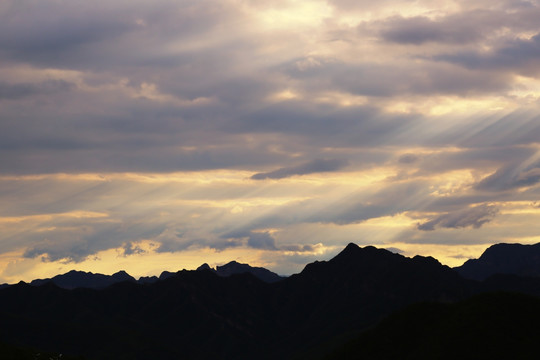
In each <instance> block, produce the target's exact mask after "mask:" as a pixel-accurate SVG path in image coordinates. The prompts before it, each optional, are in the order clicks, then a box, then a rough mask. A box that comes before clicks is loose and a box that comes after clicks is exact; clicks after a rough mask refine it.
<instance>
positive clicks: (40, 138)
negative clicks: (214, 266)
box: [0, 0, 540, 280]
mask: <svg viewBox="0 0 540 360" xmlns="http://www.w3.org/2000/svg"><path fill="white" fill-rule="evenodd" d="M539 16H540V3H539V2H538V1H526V2H515V1H504V0H501V1H494V2H493V1H491V2H487V1H481V0H476V1H472V2H471V1H467V2H466V1H461V0H455V1H451V2H448V1H445V2H442V1H437V0H422V1H417V2H414V4H413V3H410V2H402V1H399V0H391V1H390V0H384V1H379V2H376V3H374V2H367V1H348V0H328V1H311V2H304V1H297V0H275V1H256V2H255V1H250V0H245V1H236V0H235V1H233V0H230V1H229V0H225V1H216V0H204V1H191V0H182V1H169V0H157V1H154V2H152V4H149V3H148V2H146V1H139V0H135V1H133V0H131V1H124V0H115V1H102V0H98V1H94V2H92V3H78V2H77V3H75V2H73V1H67V0H61V1H50V0H43V1H39V2H35V1H29V0H28V1H27V0H5V1H4V2H3V3H2V6H0V233H1V234H2V235H1V236H0V271H4V270H2V269H11V270H9V271H14V272H10V274H12V275H10V276H16V273H17V272H16V271H15V270H13V267H14V266H16V265H17V264H19V263H20V264H22V263H25V261H26V262H28V261H30V260H32V259H43V260H44V261H45V262H48V263H55V264H57V263H58V264H60V263H67V264H74V266H75V265H76V264H81V263H83V262H85V261H89V259H94V258H96V257H98V258H99V257H100V256H102V254H104V252H107V251H112V250H114V251H117V252H118V254H119V256H122V257H125V258H129V257H131V258H137V257H138V256H139V257H141V256H156V257H158V256H164V255H163V254H171V253H172V254H176V255H178V256H179V259H180V260H179V262H181V259H182V256H183V254H187V253H190V252H191V251H211V252H213V253H212V254H214V255H212V256H217V255H216V254H218V253H220V252H229V251H230V252H231V254H240V253H242V254H247V253H248V252H249V254H252V256H253V258H252V259H251V260H253V261H258V264H259V265H265V266H269V267H272V268H273V269H274V270H276V271H278V272H279V271H281V272H283V273H286V272H291V271H293V270H297V269H298V264H299V263H302V261H306V260H309V259H313V258H315V257H317V256H319V258H320V257H325V256H326V257H328V256H330V255H331V254H333V253H335V251H337V249H338V248H340V247H341V246H343V245H344V244H346V243H347V242H349V241H355V242H358V243H361V244H362V243H365V244H374V245H379V246H389V247H396V248H399V249H402V250H403V251H404V252H405V253H406V254H407V251H409V252H411V253H412V252H426V251H428V250H423V249H435V247H437V246H438V248H437V249H445V250H440V251H441V254H442V256H443V260H444V256H446V261H447V262H451V261H452V258H454V259H455V258H460V259H461V258H464V257H466V256H468V255H470V253H469V252H467V251H466V250H464V248H460V249H461V250H459V253H457V252H458V251H457V250H456V249H457V246H462V245H468V246H471V249H472V248H474V249H479V248H477V247H474V246H480V244H485V243H487V242H502V241H505V242H513V241H522V242H534V241H538V240H539V239H538V238H537V235H536V234H537V233H538V230H539V229H537V227H536V225H534V224H535V223H537V221H536V220H534V219H536V216H538V214H539V211H538V207H537V206H535V205H532V204H537V203H538V202H539V201H540V199H539V194H540V186H539V184H540V145H539V142H538V139H540V111H539V99H540V80H538V76H539V72H540V63H539V62H538V61H537V59H538V56H539V55H540V26H539V25H538V18H539ZM428 230H429V231H428ZM419 244H422V246H424V247H423V248H420V247H419V246H420V245H419ZM415 246H416V247H415ZM430 246H431V247H430ZM407 249H409V250H407ZM475 251H478V250H475ZM2 254H3V255H2ZM160 254H161V255H160ZM445 254H446V255H445ZM448 254H452V255H448ZM2 256H4V257H5V259H4V258H2ZM205 256H209V255H208V253H207V252H206V253H205ZM2 259H4V260H2ZM97 262H99V260H96V264H97ZM202 262H207V261H205V259H202V258H201V263H202ZM32 264H33V265H32V266H33V267H36V266H38V265H36V264H35V263H32ZM17 266H19V265H17ZM17 268H18V267H17ZM20 268H21V269H22V268H23V266H22V265H20ZM5 271H6V274H7V271H8V270H5ZM21 271H22V270H21ZM13 274H15V275H13ZM21 274H22V273H21ZM3 276H4V278H6V279H7V275H3ZM21 276H23V275H21ZM1 279H2V275H1V273H0V280H1ZM10 279H11V278H10Z"/></svg>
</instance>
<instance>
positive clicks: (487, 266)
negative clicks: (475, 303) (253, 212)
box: [455, 244, 540, 280]
mask: <svg viewBox="0 0 540 360" xmlns="http://www.w3.org/2000/svg"><path fill="white" fill-rule="evenodd" d="M455 270H456V271H457V272H459V273H460V274H461V275H462V276H463V277H465V278H468V279H474V280H484V279H487V278H488V277H489V276H491V275H495V274H512V275H519V276H533V277H540V244H535V245H522V244H496V245H493V246H490V247H489V248H488V249H487V250H486V251H485V252H484V253H483V254H482V256H480V258H478V259H471V260H467V261H466V262H465V263H464V264H463V265H462V266H460V267H457V268H455Z"/></svg>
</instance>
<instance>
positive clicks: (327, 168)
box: [251, 159, 348, 180]
mask: <svg viewBox="0 0 540 360" xmlns="http://www.w3.org/2000/svg"><path fill="white" fill-rule="evenodd" d="M347 165H348V162H347V161H344V160H340V159H316V160H313V161H310V162H307V163H304V164H300V165H297V166H291V167H284V168H280V169H277V170H273V171H270V172H265V173H257V174H255V175H253V176H252V177H251V178H252V179H254V180H263V179H283V178H287V177H291V176H294V175H307V174H313V173H323V172H332V171H337V170H341V169H342V168H344V167H345V166H347Z"/></svg>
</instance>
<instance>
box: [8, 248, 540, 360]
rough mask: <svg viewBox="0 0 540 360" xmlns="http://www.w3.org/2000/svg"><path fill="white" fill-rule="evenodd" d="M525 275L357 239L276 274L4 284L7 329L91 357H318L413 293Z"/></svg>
mask: <svg viewBox="0 0 540 360" xmlns="http://www.w3.org/2000/svg"><path fill="white" fill-rule="evenodd" d="M517 279H518V280H519V281H517V285H516V281H515V280H516V278H508V277H502V278H501V277H491V278H490V279H488V280H486V281H485V282H477V281H473V280H467V279H464V278H462V277H461V276H460V275H459V274H458V273H457V272H456V271H454V270H452V269H450V268H448V267H447V266H443V265H441V264H440V263H439V262H438V261H437V260H435V259H433V258H429V257H420V256H416V257H414V258H406V257H404V256H401V255H398V254H393V253H391V252H389V251H386V250H382V249H376V248H374V247H365V248H360V247H358V246H356V245H354V244H350V245H348V246H347V247H346V248H345V249H344V250H343V251H342V252H341V253H340V254H339V255H337V256H336V257H335V258H333V259H331V260H330V261H322V262H315V263H312V264H309V265H307V266H306V267H305V269H304V270H303V271H302V272H301V273H299V274H296V275H293V276H291V277H289V278H286V279H284V280H281V281H278V282H275V283H267V282H264V281H262V280H260V279H259V278H257V277H255V276H254V275H253V274H250V273H244V274H236V275H231V276H228V277H222V276H218V275H217V274H216V273H215V271H213V270H211V269H206V270H204V269H201V270H199V271H180V272H178V273H176V274H173V273H170V274H169V275H168V276H167V277H166V278H163V279H161V280H159V279H158V281H152V282H150V283H146V284H140V283H135V282H133V281H125V282H120V283H116V284H113V285H111V286H109V287H106V288H104V289H99V290H98V289H89V288H76V289H72V290H68V289H62V288H60V287H58V286H56V285H55V284H53V283H51V282H49V283H47V284H45V285H42V286H30V285H28V284H24V283H20V284H17V285H14V286H10V287H8V288H6V289H3V290H0V320H1V321H0V339H1V340H2V341H4V342H6V343H10V344H15V345H23V346H28V347H33V348H38V349H41V350H43V351H49V352H53V353H64V354H75V355H83V356H85V357H86V358H87V359H215V358H218V359H254V358H256V359H293V358H306V359H308V358H309V359H313V358H317V357H321V356H323V355H324V354H325V353H327V352H331V351H336V350H335V349H336V348H338V347H339V346H340V345H341V344H343V343H344V342H345V341H346V340H348V339H351V338H353V337H355V336H358V334H360V333H362V332H363V331H365V330H366V329H369V328H372V327H373V326H374V325H376V324H378V323H379V322H380V321H381V320H382V319H384V318H385V317H387V316H388V315H390V314H392V313H393V312H395V311H397V310H400V309H403V308H405V307H407V306H410V305H412V304H415V303H420V302H423V303H425V302H430V303H435V304H449V303H459V302H460V301H463V300H465V299H468V298H469V297H471V296H472V295H474V294H478V293H481V292H486V291H494V290H512V291H520V292H523V293H528V294H533V295H538V294H540V286H539V282H538V279H532V278H517ZM445 306H446V305H445ZM420 320H421V319H420ZM535 339H536V340H539V341H540V339H537V338H535Z"/></svg>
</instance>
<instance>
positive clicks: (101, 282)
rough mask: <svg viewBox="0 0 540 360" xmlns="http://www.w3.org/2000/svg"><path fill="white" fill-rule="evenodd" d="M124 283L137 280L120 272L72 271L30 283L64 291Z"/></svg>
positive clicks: (100, 287) (99, 287)
mask: <svg viewBox="0 0 540 360" xmlns="http://www.w3.org/2000/svg"><path fill="white" fill-rule="evenodd" d="M122 281H130V282H135V281H136V280H135V278H133V277H132V276H131V275H129V274H128V273H126V272H125V271H119V272H117V273H115V274H113V275H103V274H94V273H91V272H84V271H76V270H72V271H70V272H67V273H65V274H62V275H56V276H55V277H53V278H51V279H37V280H33V281H32V282H30V285H32V286H40V285H44V284H45V283H48V282H52V283H53V284H55V285H56V286H58V287H61V288H63V289H75V288H90V289H102V288H105V287H107V286H110V285H112V284H116V283H119V282H122Z"/></svg>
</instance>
